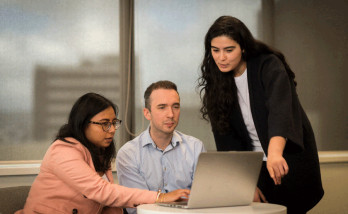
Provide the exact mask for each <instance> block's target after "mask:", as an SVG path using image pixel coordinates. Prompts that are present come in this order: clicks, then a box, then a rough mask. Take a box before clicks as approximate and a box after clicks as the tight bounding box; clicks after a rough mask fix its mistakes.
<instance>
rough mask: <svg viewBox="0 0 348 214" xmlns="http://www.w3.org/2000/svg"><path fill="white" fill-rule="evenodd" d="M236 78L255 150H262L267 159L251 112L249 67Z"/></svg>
mask: <svg viewBox="0 0 348 214" xmlns="http://www.w3.org/2000/svg"><path fill="white" fill-rule="evenodd" d="M234 80H235V82H236V86H237V95H238V103H239V106H240V109H241V111H242V116H243V119H244V123H245V125H246V128H247V130H248V132H249V136H250V138H251V140H252V145H253V151H262V152H263V154H264V156H263V160H264V161H266V160H267V157H266V155H265V152H264V151H263V149H262V147H261V143H260V140H259V136H258V135H257V132H256V128H255V124H254V120H253V116H252V114H251V107H250V98H249V87H248V75H247V69H245V71H244V73H243V74H242V75H241V76H239V77H235V78H234Z"/></svg>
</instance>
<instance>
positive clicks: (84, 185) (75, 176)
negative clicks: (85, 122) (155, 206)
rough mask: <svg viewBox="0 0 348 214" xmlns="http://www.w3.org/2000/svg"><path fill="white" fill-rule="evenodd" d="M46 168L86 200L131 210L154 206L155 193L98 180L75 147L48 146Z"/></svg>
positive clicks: (63, 145) (60, 144)
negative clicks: (48, 165) (151, 204)
mask: <svg viewBox="0 0 348 214" xmlns="http://www.w3.org/2000/svg"><path fill="white" fill-rule="evenodd" d="M52 146H53V148H52V150H51V154H50V156H49V164H51V166H52V168H53V173H54V174H55V175H56V176H57V178H59V179H60V180H62V181H63V182H64V183H66V184H67V185H68V186H70V187H71V188H73V189H75V190H76V191H78V192H80V193H81V194H83V195H84V196H86V197H87V198H88V199H91V200H94V201H96V202H99V203H101V204H103V205H105V206H110V207H135V206H137V205H139V204H147V203H154V202H155V200H156V195H157V194H156V192H153V191H148V190H140V189H134V188H127V187H123V186H120V185H117V184H111V183H109V182H107V181H105V180H104V179H102V178H101V177H100V176H99V175H98V174H97V172H96V171H95V170H94V169H92V168H91V167H90V166H89V165H88V164H87V162H86V160H85V155H84V152H83V151H82V149H81V148H78V146H77V145H76V144H75V145H74V144H69V143H58V144H55V145H52Z"/></svg>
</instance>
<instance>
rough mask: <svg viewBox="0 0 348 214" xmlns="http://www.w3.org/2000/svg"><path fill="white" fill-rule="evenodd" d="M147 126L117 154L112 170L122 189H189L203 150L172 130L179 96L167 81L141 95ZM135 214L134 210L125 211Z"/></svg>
mask: <svg viewBox="0 0 348 214" xmlns="http://www.w3.org/2000/svg"><path fill="white" fill-rule="evenodd" d="M144 98H145V108H144V110H143V113H144V116H145V118H146V119H147V120H149V121H150V125H149V127H148V128H147V129H146V130H145V131H144V132H142V133H141V134H140V135H139V136H138V137H136V138H135V139H133V140H131V141H129V142H127V143H126V144H125V145H124V146H122V148H121V149H120V150H119V152H118V153H117V157H116V169H117V176H118V180H119V183H120V184H121V185H123V186H127V187H134V188H140V189H148V190H152V191H158V190H160V191H162V192H165V193H166V192H170V191H173V190H176V189H190V188H191V185H192V180H193V174H194V171H195V169H196V165H197V160H198V156H199V154H200V153H201V152H203V151H205V149H204V145H203V143H202V142H201V141H200V140H198V139H197V138H195V137H192V136H188V135H185V134H183V133H181V132H179V131H176V130H175V127H176V126H177V125H178V123H179V117H180V97H179V94H178V91H177V87H176V85H175V84H174V83H172V82H170V81H158V82H156V83H152V84H151V85H150V86H149V87H148V88H147V89H146V91H145V93H144ZM127 211H128V213H136V210H135V209H127Z"/></svg>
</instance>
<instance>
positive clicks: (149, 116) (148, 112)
mask: <svg viewBox="0 0 348 214" xmlns="http://www.w3.org/2000/svg"><path fill="white" fill-rule="evenodd" d="M143 112H144V117H145V118H146V119H147V120H151V111H150V110H149V109H148V108H144V109H143Z"/></svg>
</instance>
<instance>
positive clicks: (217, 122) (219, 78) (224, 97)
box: [197, 16, 296, 134]
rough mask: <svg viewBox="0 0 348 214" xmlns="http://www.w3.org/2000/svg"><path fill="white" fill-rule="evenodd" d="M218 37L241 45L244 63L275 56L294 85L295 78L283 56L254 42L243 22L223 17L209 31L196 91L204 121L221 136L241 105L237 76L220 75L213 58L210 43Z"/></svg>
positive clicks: (224, 73) (229, 73)
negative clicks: (251, 59)
mask: <svg viewBox="0 0 348 214" xmlns="http://www.w3.org/2000/svg"><path fill="white" fill-rule="evenodd" d="M218 36H227V37H229V38H231V39H233V40H234V41H236V42H237V43H238V44H239V45H240V48H241V50H243V53H242V60H244V61H246V62H247V61H248V59H250V58H252V57H255V56H258V55H261V54H274V55H276V56H277V57H278V58H279V59H280V60H281V61H282V63H283V64H284V66H285V69H286V71H287V74H288V76H289V78H290V79H292V80H293V81H294V84H295V85H296V82H295V74H294V72H292V70H291V69H290V67H289V65H288V64H287V62H286V60H285V57H284V55H283V54H282V53H280V52H279V51H277V50H274V49H272V48H271V47H269V46H268V45H266V44H264V43H263V42H261V41H258V40H256V39H254V37H253V36H252V34H251V33H250V31H249V29H248V28H247V27H246V26H245V24H244V23H243V22H241V21H240V20H239V19H237V18H235V17H232V16H221V17H219V18H218V19H217V20H216V21H215V22H214V23H213V25H212V26H211V27H210V28H209V30H208V32H207V34H206V36H205V40H204V45H205V53H204V59H203V62H202V64H201V72H202V73H201V76H200V77H199V78H198V85H197V88H198V89H199V88H200V90H199V92H200V97H201V101H202V107H201V109H200V112H201V114H202V117H203V119H205V120H207V121H210V122H211V125H212V127H213V131H217V132H219V133H221V134H223V133H226V132H228V130H229V128H230V127H229V123H230V118H231V112H232V107H233V105H235V104H237V103H238V98H237V87H236V84H235V82H234V72H221V71H220V70H219V68H218V67H217V65H216V63H215V61H214V59H213V57H212V54H211V41H212V39H214V38H215V37H218Z"/></svg>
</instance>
